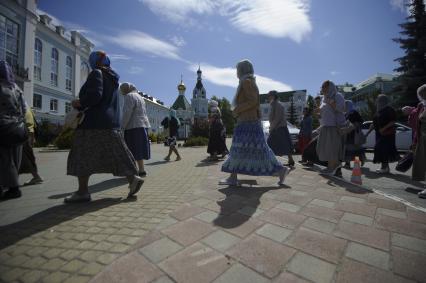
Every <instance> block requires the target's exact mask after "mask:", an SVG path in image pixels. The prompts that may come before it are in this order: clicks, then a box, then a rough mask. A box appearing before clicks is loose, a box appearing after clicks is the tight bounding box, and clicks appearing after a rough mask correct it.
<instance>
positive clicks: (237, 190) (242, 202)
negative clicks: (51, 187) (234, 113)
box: [0, 146, 426, 283]
mask: <svg viewBox="0 0 426 283" xmlns="http://www.w3.org/2000/svg"><path fill="white" fill-rule="evenodd" d="M153 149H154V150H153V153H154V154H158V155H160V156H162V155H163V154H164V153H165V149H164V148H163V147H155V146H154V147H153ZM182 155H183V156H184V159H183V160H182V161H181V162H171V163H163V162H161V161H158V160H157V161H155V160H153V161H152V165H150V166H149V167H148V169H150V171H149V172H150V174H149V176H148V177H147V178H146V183H145V184H144V187H143V190H142V191H141V193H140V194H139V196H138V198H137V199H135V200H130V201H129V200H125V199H123V196H125V192H126V185H124V183H122V184H121V185H117V186H115V187H113V188H111V189H109V190H104V191H101V192H98V193H96V194H95V195H94V201H93V202H92V203H90V204H81V205H72V206H69V205H57V206H54V207H50V208H48V209H45V210H42V211H41V212H39V213H37V214H34V215H32V216H30V217H29V218H26V219H24V220H20V221H18V222H16V223H12V224H9V225H6V226H2V227H0V228H1V231H2V237H0V280H1V281H2V282H88V281H91V282H102V283H103V282H155V283H161V282H163V283H169V282H185V283H186V282H197V283H198V282H216V283H217V282H379V281H383V282H426V273H425V272H424V266H426V214H425V213H424V212H422V211H419V210H417V209H414V208H412V207H409V206H407V205H406V204H404V203H401V202H397V201H395V200H392V199H388V198H386V197H384V196H381V195H379V194H376V193H371V192H369V191H366V190H363V189H361V188H359V187H356V186H352V185H350V184H347V183H344V182H341V181H338V180H335V179H328V178H326V177H324V176H320V175H318V174H317V173H316V172H314V171H309V170H305V169H302V168H300V167H298V168H296V170H294V171H292V172H291V174H290V175H289V176H288V177H287V180H286V186H282V187H278V186H277V185H276V181H277V180H276V179H275V178H270V177H259V178H252V177H246V176H241V177H242V178H243V179H244V182H243V183H244V184H243V186H242V187H226V186H219V185H218V180H219V179H221V178H223V177H225V175H224V174H223V173H221V172H220V164H221V163H220V162H217V163H208V162H204V161H203V159H204V158H205V148H193V149H182ZM0 205H1V204H0Z"/></svg>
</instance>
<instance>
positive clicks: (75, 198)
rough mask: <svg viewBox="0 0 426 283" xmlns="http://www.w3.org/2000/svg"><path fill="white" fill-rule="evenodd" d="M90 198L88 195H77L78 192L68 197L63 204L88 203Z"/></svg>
mask: <svg viewBox="0 0 426 283" xmlns="http://www.w3.org/2000/svg"><path fill="white" fill-rule="evenodd" d="M91 200H92V198H91V197H90V194H88V193H87V194H79V193H78V192H74V193H72V195H70V196H69V197H66V198H65V199H64V203H80V202H89V201H91Z"/></svg>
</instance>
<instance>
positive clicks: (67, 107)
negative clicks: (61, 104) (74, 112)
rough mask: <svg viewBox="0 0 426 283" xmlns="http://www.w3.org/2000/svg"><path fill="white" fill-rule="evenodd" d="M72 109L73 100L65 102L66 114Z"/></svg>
mask: <svg viewBox="0 0 426 283" xmlns="http://www.w3.org/2000/svg"><path fill="white" fill-rule="evenodd" d="M70 111H71V102H65V114H67V113H68V112H70Z"/></svg>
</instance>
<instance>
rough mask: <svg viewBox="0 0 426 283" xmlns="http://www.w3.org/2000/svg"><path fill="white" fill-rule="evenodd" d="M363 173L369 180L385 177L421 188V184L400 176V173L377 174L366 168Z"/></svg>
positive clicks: (362, 169) (405, 176)
mask: <svg viewBox="0 0 426 283" xmlns="http://www.w3.org/2000/svg"><path fill="white" fill-rule="evenodd" d="M361 172H362V174H363V175H364V176H365V177H366V178H368V179H379V178H383V177H385V178H389V179H393V180H395V181H398V182H402V183H406V184H410V185H413V186H417V187H419V186H421V184H420V183H419V182H416V181H413V180H412V179H411V178H410V177H409V176H407V175H403V174H399V173H389V174H377V173H376V172H374V171H371V170H370V168H365V167H364V168H361Z"/></svg>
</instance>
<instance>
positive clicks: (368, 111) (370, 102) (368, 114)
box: [360, 89, 380, 121]
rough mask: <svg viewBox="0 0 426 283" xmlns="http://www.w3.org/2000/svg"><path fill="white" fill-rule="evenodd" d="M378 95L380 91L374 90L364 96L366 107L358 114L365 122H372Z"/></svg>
mask: <svg viewBox="0 0 426 283" xmlns="http://www.w3.org/2000/svg"><path fill="white" fill-rule="evenodd" d="M379 94H380V89H376V90H374V91H372V92H371V93H369V94H368V95H365V103H366V104H367V107H365V108H363V110H361V113H360V114H361V116H362V118H363V119H364V120H365V121H369V120H372V119H373V117H374V115H375V114H376V100H377V96H379Z"/></svg>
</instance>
